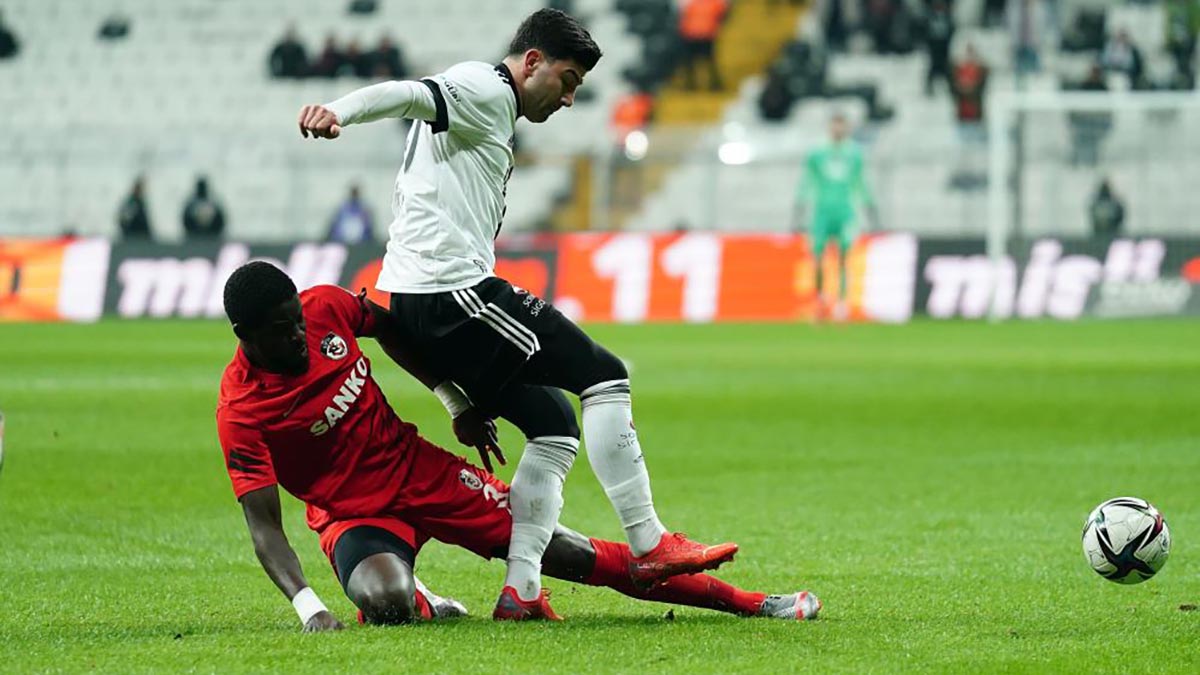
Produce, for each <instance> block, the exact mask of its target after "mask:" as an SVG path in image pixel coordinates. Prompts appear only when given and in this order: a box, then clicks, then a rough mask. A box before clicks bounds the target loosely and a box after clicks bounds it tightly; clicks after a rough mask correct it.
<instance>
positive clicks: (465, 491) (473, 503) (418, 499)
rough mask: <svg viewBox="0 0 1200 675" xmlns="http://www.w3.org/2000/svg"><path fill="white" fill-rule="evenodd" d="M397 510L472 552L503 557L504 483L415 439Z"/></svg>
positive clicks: (506, 524) (507, 519)
mask: <svg viewBox="0 0 1200 675" xmlns="http://www.w3.org/2000/svg"><path fill="white" fill-rule="evenodd" d="M408 452H409V453H410V455H409V456H410V460H411V469H410V471H409V475H408V477H407V478H406V484H405V496H404V503H402V504H398V505H397V508H398V509H399V510H400V511H401V512H402V513H403V514H404V520H405V521H406V522H409V523H412V525H413V527H414V528H416V529H417V531H418V532H420V533H422V534H424V535H428V536H430V537H432V538H434V539H437V540H438V541H441V542H443V543H446V544H450V545H452V546H459V547H462V548H465V549H467V550H468V551H471V552H472V553H475V554H476V555H478V556H480V557H482V558H485V559H491V558H494V557H504V555H505V554H506V553H507V551H508V542H509V537H510V536H511V534H512V514H511V513H510V512H509V510H508V485H507V484H506V483H505V482H504V481H502V480H500V479H499V478H497V477H495V476H494V475H492V474H490V473H488V472H487V471H485V470H484V469H481V468H479V467H477V466H473V465H472V464H471V463H469V462H467V460H465V459H463V458H462V457H459V456H458V455H455V454H451V453H449V452H447V451H445V450H443V449H442V448H439V447H438V446H436V445H434V444H433V443H430V442H429V441H426V440H425V439H418V440H417V441H416V442H415V443H414V444H413V446H412V447H410V448H409V450H408Z"/></svg>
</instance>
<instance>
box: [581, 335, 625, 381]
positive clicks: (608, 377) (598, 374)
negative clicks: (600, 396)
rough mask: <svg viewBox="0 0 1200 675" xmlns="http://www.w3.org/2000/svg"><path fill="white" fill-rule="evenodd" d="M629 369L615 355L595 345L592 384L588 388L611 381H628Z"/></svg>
mask: <svg viewBox="0 0 1200 675" xmlns="http://www.w3.org/2000/svg"><path fill="white" fill-rule="evenodd" d="M628 379H629V369H628V368H626V367H625V362H624V361H622V360H621V359H620V358H619V357H617V355H616V354H613V353H612V352H610V351H608V350H607V349H605V348H604V347H601V346H600V345H596V356H595V365H594V367H593V369H592V382H591V383H589V386H591V385H596V384H599V383H601V382H611V381H613V380H628Z"/></svg>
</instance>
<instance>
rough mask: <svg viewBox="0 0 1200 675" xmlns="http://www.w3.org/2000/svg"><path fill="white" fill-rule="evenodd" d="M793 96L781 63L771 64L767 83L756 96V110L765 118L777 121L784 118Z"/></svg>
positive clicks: (789, 108)
mask: <svg viewBox="0 0 1200 675" xmlns="http://www.w3.org/2000/svg"><path fill="white" fill-rule="evenodd" d="M792 103H793V98H792V92H791V89H790V88H789V87H788V75H787V72H786V71H785V70H784V68H783V67H782V65H781V64H779V63H776V64H774V65H772V66H771V70H770V71H769V74H768V76H767V84H766V86H764V87H763V90H762V93H761V94H759V97H758V111H759V114H761V115H762V118H763V119H765V120H770V121H775V122H778V121H780V120H783V119H786V118H787V116H788V112H789V111H790V110H791V108H792Z"/></svg>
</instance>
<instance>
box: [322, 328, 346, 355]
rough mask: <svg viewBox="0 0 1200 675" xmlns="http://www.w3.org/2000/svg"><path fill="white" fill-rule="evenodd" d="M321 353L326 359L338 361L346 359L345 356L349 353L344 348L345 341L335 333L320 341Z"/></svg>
mask: <svg viewBox="0 0 1200 675" xmlns="http://www.w3.org/2000/svg"><path fill="white" fill-rule="evenodd" d="M321 353H322V354H324V355H325V358H327V359H333V360H334V361H339V360H341V359H344V358H346V354H349V353H350V348H349V347H347V346H346V341H345V340H343V339H342V338H341V337H340V336H338V335H337V334H336V333H330V334H329V335H326V336H325V339H324V340H321Z"/></svg>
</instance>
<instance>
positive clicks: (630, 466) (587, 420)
mask: <svg viewBox="0 0 1200 675" xmlns="http://www.w3.org/2000/svg"><path fill="white" fill-rule="evenodd" d="M579 400H580V402H581V404H582V407H583V439H584V443H585V444H586V445H587V454H588V462H590V463H591V465H592V471H593V472H595V474H596V478H598V479H599V480H600V485H601V486H603V487H604V492H605V494H607V495H608V500H609V501H610V502H612V505H613V508H614V509H616V510H617V517H618V518H620V519H621V527H624V528H625V536H626V538H628V539H629V548H630V550H631V551H632V552H633V554H634V555H635V556H643V555H645V554H646V553H649V552H650V551H651V550H652V549H653V548H654V547H655V546H658V542H659V540H660V539H662V536H663V534H665V533H666V531H667V530H666V528H665V527H663V524H662V522H661V521H659V519H658V514H657V513H655V512H654V498H653V497H652V496H651V494H650V474H649V473H647V471H646V463H645V462H644V461H643V459H642V447H641V445H639V444H638V438H637V429H635V428H634V426H633V403H632V401H631V400H630V398H629V380H612V381H610V382H601V383H600V384H596V385H593V386H591V387H588V388H587V389H585V390H584V391H583V393H582V394H580V395H579Z"/></svg>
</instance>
